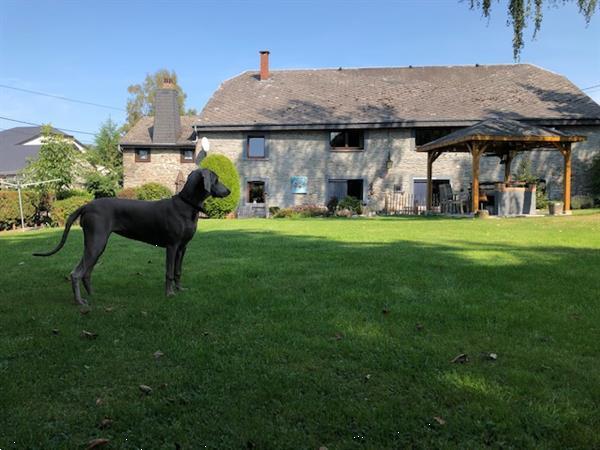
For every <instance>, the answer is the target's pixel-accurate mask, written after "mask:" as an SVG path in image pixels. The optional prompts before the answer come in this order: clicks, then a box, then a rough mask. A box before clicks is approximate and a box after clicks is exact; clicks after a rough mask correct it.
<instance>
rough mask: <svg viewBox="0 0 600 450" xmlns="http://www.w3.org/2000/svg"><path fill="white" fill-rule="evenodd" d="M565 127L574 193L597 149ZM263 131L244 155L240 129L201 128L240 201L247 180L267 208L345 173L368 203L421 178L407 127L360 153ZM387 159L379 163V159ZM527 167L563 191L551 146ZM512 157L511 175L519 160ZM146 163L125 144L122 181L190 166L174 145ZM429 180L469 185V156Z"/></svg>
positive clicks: (316, 138)
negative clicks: (231, 166)
mask: <svg viewBox="0 0 600 450" xmlns="http://www.w3.org/2000/svg"><path fill="white" fill-rule="evenodd" d="M565 130H566V131H569V132H571V133H580V134H584V135H586V136H588V141H586V142H583V143H578V144H576V145H574V147H573V188H572V192H573V195H576V194H580V193H584V192H586V186H588V185H589V180H587V178H586V170H587V167H588V166H589V163H590V162H591V159H592V157H593V155H594V154H596V153H598V152H600V130H598V129H597V128H596V129H594V128H592V127H570V128H569V129H565ZM261 134H262V135H264V136H265V137H266V146H267V149H266V158H265V159H264V160H255V159H247V158H246V156H245V145H246V138H247V133H242V132H210V133H209V132H207V133H205V135H206V137H208V138H209V140H210V145H211V147H210V153H221V154H224V155H226V156H227V157H229V158H230V159H231V160H232V161H233V162H234V163H235V164H236V166H237V168H238V170H239V173H240V179H241V183H242V186H241V187H242V202H244V201H246V200H247V198H246V185H247V182H248V181H264V182H265V183H266V191H267V193H268V200H267V201H268V204H269V205H270V206H280V207H287V206H291V205H298V204H312V203H317V204H324V203H325V202H326V201H327V189H328V180H330V179H335V178H348V179H359V178H362V179H363V180H364V198H365V199H367V200H368V202H369V205H370V206H371V207H372V208H373V209H375V210H378V209H381V208H382V207H383V204H384V194H385V193H386V192H391V191H393V190H394V187H395V186H397V187H398V189H401V190H402V191H404V192H407V193H412V192H413V182H414V180H415V179H424V178H426V176H427V158H426V155H425V154H422V153H417V152H416V151H415V140H414V133H413V131H412V130H410V129H379V130H368V131H365V146H364V147H365V148H364V150H363V151H360V152H332V151H331V150H330V148H329V132H327V131H271V132H268V133H261ZM388 155H389V157H390V159H391V160H392V161H393V165H392V168H391V169H390V170H389V171H388V170H387V169H386V161H387V159H388ZM525 155H528V156H529V157H530V158H531V160H532V168H533V172H534V173H536V174H537V175H538V176H540V177H541V178H545V179H546V180H547V181H548V189H549V192H550V196H551V197H552V198H559V197H560V196H561V195H562V173H563V160H562V156H561V155H560V153H559V152H558V151H543V152H541V151H540V152H531V153H529V154H525ZM522 157H524V156H523V154H522V155H521V156H519V157H518V158H516V159H515V161H513V166H512V168H513V173H514V172H515V171H516V169H517V167H518V164H519V161H520V158H522ZM151 158H152V159H151V162H149V163H144V162H135V154H134V152H133V151H132V150H127V149H125V150H124V153H123V163H124V168H125V187H130V186H139V185H141V184H144V183H147V182H150V181H156V182H159V183H161V184H164V185H165V186H167V187H169V188H170V189H172V190H174V189H175V180H176V178H177V174H178V173H179V171H180V170H181V171H182V173H183V175H184V177H185V176H187V174H188V173H189V172H190V171H191V170H193V169H194V168H195V167H196V166H195V164H189V163H181V162H180V156H179V150H178V149H152V157H151ZM433 175H434V178H438V179H446V178H447V179H450V181H451V184H452V187H453V189H454V191H455V192H458V191H460V190H461V189H464V190H467V189H469V187H470V184H471V157H470V155H468V154H450V153H448V154H444V155H442V156H440V158H438V159H437V160H436V162H435V163H434V165H433ZM503 175H504V166H502V165H500V164H499V160H498V158H495V157H485V158H482V161H481V176H480V180H481V181H497V180H501V179H502V178H503ZM292 176H306V177H307V178H308V194H292V193H291V185H290V178H291V177H292Z"/></svg>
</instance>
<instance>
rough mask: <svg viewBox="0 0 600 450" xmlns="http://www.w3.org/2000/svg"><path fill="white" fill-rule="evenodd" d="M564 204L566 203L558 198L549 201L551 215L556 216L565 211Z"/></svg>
mask: <svg viewBox="0 0 600 450" xmlns="http://www.w3.org/2000/svg"><path fill="white" fill-rule="evenodd" d="M563 206H564V203H563V202H559V201H556V200H552V201H549V202H548V213H549V214H550V215H551V216H556V215H558V214H562V213H563Z"/></svg>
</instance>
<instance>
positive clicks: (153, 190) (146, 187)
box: [135, 183, 173, 200]
mask: <svg viewBox="0 0 600 450" xmlns="http://www.w3.org/2000/svg"><path fill="white" fill-rule="evenodd" d="M135 192H136V196H137V197H136V198H137V199H138V200H162V199H163V198H169V197H171V196H172V195H173V193H172V192H171V191H170V190H169V188H168V187H166V186H164V185H162V184H160V183H146V184H142V185H141V186H140V187H138V188H136V189H135Z"/></svg>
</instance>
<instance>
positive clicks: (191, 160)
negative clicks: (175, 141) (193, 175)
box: [179, 148, 196, 164]
mask: <svg viewBox="0 0 600 450" xmlns="http://www.w3.org/2000/svg"><path fill="white" fill-rule="evenodd" d="M189 151H191V152H192V158H191V159H185V157H184V154H185V152H189ZM195 161H196V149H194V148H182V149H180V150H179V162H180V163H182V164H190V163H191V164H193V163H194V162H195Z"/></svg>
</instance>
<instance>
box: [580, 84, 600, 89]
mask: <svg viewBox="0 0 600 450" xmlns="http://www.w3.org/2000/svg"><path fill="white" fill-rule="evenodd" d="M599 87H600V84H595V85H593V86H589V87H586V88H583V89H581V90H582V91H589V90H590V89H595V88H599Z"/></svg>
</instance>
